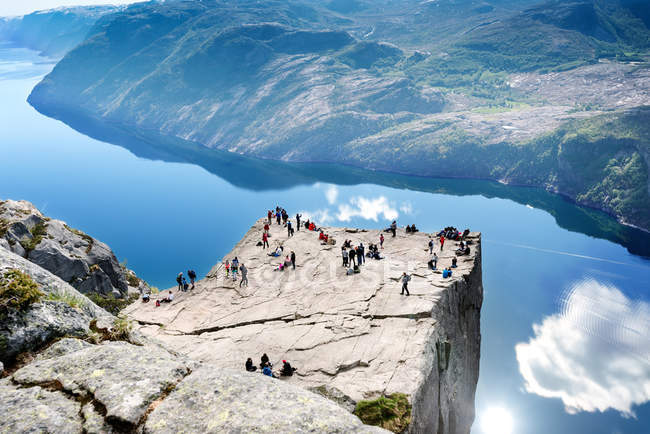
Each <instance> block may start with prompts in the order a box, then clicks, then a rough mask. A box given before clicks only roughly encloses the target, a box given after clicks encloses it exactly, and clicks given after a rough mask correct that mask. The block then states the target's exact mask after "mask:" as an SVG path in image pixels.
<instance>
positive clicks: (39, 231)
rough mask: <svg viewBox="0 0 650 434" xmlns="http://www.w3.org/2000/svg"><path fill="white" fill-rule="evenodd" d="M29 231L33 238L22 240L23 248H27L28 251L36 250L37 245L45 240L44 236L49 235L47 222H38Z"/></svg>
mask: <svg viewBox="0 0 650 434" xmlns="http://www.w3.org/2000/svg"><path fill="white" fill-rule="evenodd" d="M29 232H31V234H32V238H31V239H30V240H28V241H25V242H22V241H21V242H20V245H21V246H23V249H25V250H26V251H27V253H29V252H31V251H32V250H34V249H35V248H36V246H38V244H39V243H40V242H41V241H43V237H44V236H45V235H47V223H45V222H40V223H37V224H36V225H34V227H33V228H31V229H30V230H29Z"/></svg>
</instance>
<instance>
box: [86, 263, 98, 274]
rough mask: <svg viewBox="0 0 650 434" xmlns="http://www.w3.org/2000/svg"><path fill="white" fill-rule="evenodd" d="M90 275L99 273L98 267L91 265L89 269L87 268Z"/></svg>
mask: <svg viewBox="0 0 650 434" xmlns="http://www.w3.org/2000/svg"><path fill="white" fill-rule="evenodd" d="M88 269H89V270H90V272H91V273H94V272H95V271H99V265H97V264H93V265H91V266H90V267H88Z"/></svg>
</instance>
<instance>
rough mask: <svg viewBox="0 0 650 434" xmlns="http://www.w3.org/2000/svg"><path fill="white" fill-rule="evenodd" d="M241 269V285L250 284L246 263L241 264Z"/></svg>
mask: <svg viewBox="0 0 650 434" xmlns="http://www.w3.org/2000/svg"><path fill="white" fill-rule="evenodd" d="M239 271H241V282H239V287H240V288H241V286H242V284H244V283H245V285H244V286H248V268H246V266H245V265H244V264H241V265H240V266H239Z"/></svg>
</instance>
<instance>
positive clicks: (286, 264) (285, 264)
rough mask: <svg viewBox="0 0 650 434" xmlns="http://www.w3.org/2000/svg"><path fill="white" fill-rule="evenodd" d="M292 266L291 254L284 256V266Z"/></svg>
mask: <svg viewBox="0 0 650 434" xmlns="http://www.w3.org/2000/svg"><path fill="white" fill-rule="evenodd" d="M290 266H291V258H289V255H287V257H286V258H284V268H288V267H290Z"/></svg>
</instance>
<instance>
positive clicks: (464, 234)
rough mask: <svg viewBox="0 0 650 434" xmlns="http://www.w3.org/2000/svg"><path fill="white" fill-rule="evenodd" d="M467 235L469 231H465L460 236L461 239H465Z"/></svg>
mask: <svg viewBox="0 0 650 434" xmlns="http://www.w3.org/2000/svg"><path fill="white" fill-rule="evenodd" d="M468 235H469V229H465V230H464V231H463V235H462V237H463V239H465V238H467V236H468Z"/></svg>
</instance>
